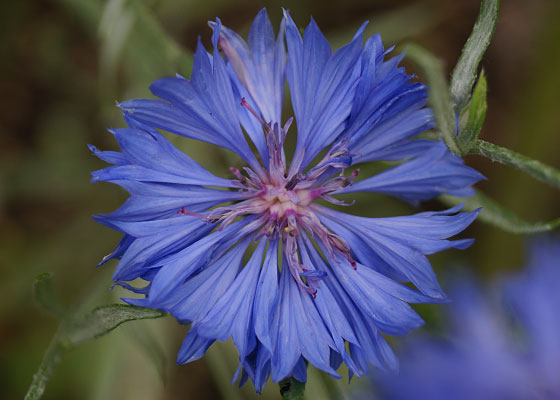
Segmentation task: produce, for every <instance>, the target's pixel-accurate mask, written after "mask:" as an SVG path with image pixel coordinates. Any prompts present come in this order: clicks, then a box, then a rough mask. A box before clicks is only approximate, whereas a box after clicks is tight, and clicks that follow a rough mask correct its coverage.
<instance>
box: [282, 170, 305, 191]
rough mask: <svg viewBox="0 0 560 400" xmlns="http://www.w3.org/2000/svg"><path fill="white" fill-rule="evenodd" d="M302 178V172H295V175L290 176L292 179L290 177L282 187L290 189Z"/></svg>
mask: <svg viewBox="0 0 560 400" xmlns="http://www.w3.org/2000/svg"><path fill="white" fill-rule="evenodd" d="M302 179H303V174H302V173H297V174H296V175H294V176H292V179H290V180H289V181H288V182H287V183H286V185H285V186H284V187H285V188H286V190H292V189H293V188H295V187H296V185H297V184H298V183H299V181H301V180H302Z"/></svg>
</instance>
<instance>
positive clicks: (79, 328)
mask: <svg viewBox="0 0 560 400" xmlns="http://www.w3.org/2000/svg"><path fill="white" fill-rule="evenodd" d="M165 315H167V313H164V312H162V311H158V310H153V309H151V308H144V307H137V306H132V305H127V304H109V305H105V306H100V307H97V308H94V309H93V310H92V311H90V312H88V313H86V314H85V315H83V316H81V317H78V318H77V319H75V320H74V321H73V322H72V323H70V324H68V326H67V327H66V329H65V335H64V336H65V339H66V340H68V341H69V343H71V344H72V345H74V346H75V345H78V344H80V343H83V342H85V341H87V340H91V339H95V338H98V337H100V336H103V335H105V334H107V333H109V332H111V331H112V330H113V329H115V328H116V327H118V326H119V325H121V324H122V323H125V322H128V321H135V320H141V319H153V318H160V317H163V316H165Z"/></svg>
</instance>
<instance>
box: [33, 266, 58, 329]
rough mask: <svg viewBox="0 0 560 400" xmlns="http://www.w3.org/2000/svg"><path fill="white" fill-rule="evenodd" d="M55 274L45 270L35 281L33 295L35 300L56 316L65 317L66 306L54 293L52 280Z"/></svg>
mask: <svg viewBox="0 0 560 400" xmlns="http://www.w3.org/2000/svg"><path fill="white" fill-rule="evenodd" d="M53 276H54V274H53V273H51V272H44V273H42V274H40V275H39V276H37V277H36V278H35V281H33V297H34V298H35V301H36V302H37V303H38V304H39V305H40V306H41V307H43V308H44V309H45V310H47V311H49V312H50V313H52V314H53V315H54V316H56V317H58V318H60V319H64V317H65V315H66V308H65V307H64V306H63V305H62V303H61V302H60V300H59V299H58V298H57V297H56V295H55V294H54V290H53V286H52V280H53Z"/></svg>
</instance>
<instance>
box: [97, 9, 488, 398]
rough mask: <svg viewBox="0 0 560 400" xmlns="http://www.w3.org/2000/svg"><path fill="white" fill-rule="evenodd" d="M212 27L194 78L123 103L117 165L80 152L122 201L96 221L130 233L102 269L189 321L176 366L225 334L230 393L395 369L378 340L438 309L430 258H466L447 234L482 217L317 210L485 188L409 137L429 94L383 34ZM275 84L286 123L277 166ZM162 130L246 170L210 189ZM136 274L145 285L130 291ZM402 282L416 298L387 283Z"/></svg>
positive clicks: (163, 82)
mask: <svg viewBox="0 0 560 400" xmlns="http://www.w3.org/2000/svg"><path fill="white" fill-rule="evenodd" d="M210 26H211V27H212V29H213V36H212V45H213V48H214V51H213V54H209V53H208V52H207V51H206V50H205V48H204V46H203V45H202V44H201V43H200V41H199V43H198V47H197V50H196V54H195V56H194V65H193V70H192V76H191V79H190V80H188V79H185V78H183V77H181V76H177V77H175V78H163V79H160V80H158V81H156V82H154V83H153V84H152V85H151V90H152V93H154V94H155V95H156V96H157V97H159V98H161V99H162V100H147V99H141V100H132V101H127V102H125V103H122V104H119V107H120V108H121V109H122V110H123V112H124V116H125V119H126V121H127V124H128V126H129V127H128V128H124V129H115V130H113V131H112V133H113V134H114V136H115V138H116V139H117V142H118V143H119V145H120V148H121V152H111V151H99V150H97V149H96V148H95V147H93V146H92V147H91V149H92V151H93V152H94V153H95V154H96V155H97V156H98V157H99V158H101V159H103V160H105V161H107V162H109V163H112V164H114V166H111V167H108V168H105V169H103V170H101V171H96V172H94V173H93V176H94V177H93V181H109V182H113V183H116V184H118V185H120V186H122V187H124V188H125V189H126V190H127V191H128V192H129V193H130V194H131V197H130V198H129V199H128V200H127V201H126V203H125V204H124V205H123V206H122V207H121V208H119V209H118V210H116V211H115V212H113V213H111V214H108V215H99V216H97V217H96V219H97V220H98V221H99V222H100V223H102V224H105V225H107V226H109V227H111V228H113V229H116V230H119V231H121V232H122V233H124V237H123V239H122V240H121V242H120V243H119V245H118V246H117V248H116V249H115V250H114V251H113V253H111V254H110V255H108V256H107V257H106V258H105V259H104V260H103V262H105V261H107V260H109V259H113V258H117V259H120V261H119V264H118V267H117V269H116V271H115V274H114V276H113V279H114V281H115V282H116V283H117V284H119V285H122V286H124V287H127V288H129V289H130V290H133V291H135V292H138V293H142V294H145V295H146V297H145V298H144V299H140V300H132V299H128V300H127V301H128V302H129V303H131V304H137V305H142V306H146V307H152V308H157V309H161V310H165V311H168V312H170V313H171V314H172V315H174V316H175V317H176V318H177V319H178V320H179V321H180V322H182V323H184V324H191V327H190V330H189V332H188V334H187V336H186V338H185V341H184V343H183V346H182V347H181V350H180V351H179V355H178V359H177V361H178V363H186V362H190V361H193V360H196V359H198V358H200V357H202V356H203V354H204V353H205V351H206V350H207V349H208V347H209V346H210V345H211V344H212V343H213V342H214V341H215V340H222V341H223V340H227V339H228V338H230V337H231V338H233V342H234V343H235V345H236V346H237V348H238V350H239V360H240V369H239V370H238V372H239V371H242V381H244V380H245V379H246V378H247V377H250V378H251V380H252V381H253V382H254V383H255V387H256V388H257V390H258V391H260V390H261V389H262V387H263V385H264V384H265V383H266V381H267V380H268V378H269V377H270V376H272V379H273V380H274V381H278V380H281V379H283V378H286V377H290V376H293V377H295V378H296V379H298V380H300V381H305V380H306V361H308V362H310V363H311V364H313V365H314V366H316V367H317V368H319V369H321V370H323V371H326V372H328V373H329V374H331V375H332V376H335V377H339V375H338V373H337V372H336V369H337V368H338V366H339V365H340V364H341V363H342V362H345V363H346V365H347V366H348V367H349V369H350V371H351V374H356V375H361V374H365V373H367V372H368V371H369V365H370V364H373V365H375V366H377V367H380V368H392V369H394V368H396V365H397V361H396V359H395V356H394V355H393V353H392V351H391V349H390V348H389V346H388V344H387V342H386V341H385V339H384V337H383V336H382V332H383V333H385V334H389V335H404V334H406V333H407V332H408V331H409V330H410V329H413V328H416V327H418V326H420V325H421V324H422V323H423V321H422V320H421V318H420V317H419V316H418V315H417V314H416V313H415V312H414V311H413V310H412V308H411V307H410V306H409V305H408V303H419V302H439V301H443V300H445V295H444V293H443V292H442V290H441V289H440V287H439V286H438V283H437V281H436V277H435V274H434V272H433V270H432V268H431V266H430V264H429V262H428V260H427V258H426V257H425V255H427V254H431V253H434V252H437V251H440V250H444V249H447V248H465V247H467V246H469V245H470V244H471V240H468V239H462V240H455V241H449V240H446V239H447V238H449V237H450V236H453V235H455V234H457V233H459V232H461V231H462V230H463V229H465V228H466V227H467V226H468V225H469V224H470V223H471V222H472V221H473V219H474V218H475V217H476V214H477V213H476V212H474V213H457V212H458V211H459V208H452V209H450V210H447V211H442V212H423V213H419V214H415V215H411V216H403V217H393V218H362V217H358V216H353V215H349V214H345V213H342V212H339V211H335V210H333V209H331V208H329V207H326V206H325V205H321V204H320V203H318V202H317V200H320V199H322V200H324V202H323V203H329V202H330V203H334V204H343V202H341V201H339V200H337V199H336V198H335V197H334V195H336V194H340V193H352V192H379V193H388V194H392V195H395V196H397V197H400V198H402V199H405V200H407V201H409V202H413V203H416V202H418V201H420V200H425V199H429V198H432V197H434V196H437V195H439V194H441V193H452V194H458V195H467V194H469V193H470V192H471V191H472V189H471V188H470V185H472V184H473V183H475V182H476V181H478V180H480V179H481V178H482V176H481V175H480V174H479V173H477V172H476V171H474V170H472V169H470V168H469V167H467V166H465V165H463V162H462V160H461V159H460V158H458V157H456V156H454V155H452V154H451V153H450V152H449V151H448V150H447V148H446V147H445V145H444V144H443V143H442V142H435V141H429V140H422V139H415V140H411V139H412V138H413V137H415V136H417V135H418V134H419V133H421V132H423V131H425V130H427V129H429V128H432V127H433V125H434V122H433V117H432V113H431V112H430V110H429V109H427V108H424V106H425V104H426V97H427V88H426V86H425V85H423V84H421V83H418V82H414V83H411V82H410V81H411V76H409V75H407V74H406V73H405V72H404V70H403V68H400V67H398V63H399V61H400V60H401V58H402V57H401V56H397V57H394V58H391V59H388V60H385V56H386V55H387V53H388V52H389V51H390V50H391V49H388V50H385V49H384V48H383V45H382V42H381V38H380V37H379V35H375V36H373V37H371V38H369V39H368V40H367V41H366V43H365V45H363V37H362V34H363V30H364V28H365V24H364V25H363V26H362V27H361V28H360V29H359V30H358V32H357V33H356V35H355V37H354V39H353V40H352V41H351V42H350V43H349V44H348V45H346V46H344V47H342V48H341V49H339V50H337V51H335V52H332V51H331V48H330V45H329V43H328V42H327V40H326V39H325V37H324V36H323V35H322V34H321V32H320V31H319V28H318V27H317V25H316V24H315V22H314V21H313V20H312V21H311V23H310V24H309V26H308V27H307V28H306V30H305V33H304V35H303V38H302V36H301V34H300V33H299V30H298V28H297V27H296V25H295V24H294V22H293V21H292V18H291V17H290V15H289V13H288V12H285V13H284V18H283V20H282V24H281V27H280V32H279V34H278V36H277V37H275V36H274V32H273V29H272V26H271V24H270V21H269V19H268V16H267V14H266V11H264V10H263V11H261V12H260V13H259V14H258V15H257V17H256V19H255V21H254V23H253V26H252V28H251V31H250V33H249V41H248V43H246V42H245V41H244V40H243V39H242V38H241V37H239V36H238V35H237V34H236V33H235V32H233V31H231V30H230V29H228V28H226V27H224V26H222V25H221V22H220V20H219V19H216V22H212V23H210ZM285 42H286V43H287V49H286V48H285ZM218 47H220V48H221V50H222V51H223V53H224V55H225V58H224V57H223V56H222V55H221V54H220V52H219V50H218ZM286 79H287V82H288V85H289V89H290V93H291V102H292V106H293V111H294V115H295V120H296V122H297V144H296V149H295V152H294V154H293V157H292V159H291V162H290V163H289V165H288V163H287V160H286V153H285V151H284V146H283V145H284V142H285V139H286V135H287V134H288V129H289V128H290V125H291V124H292V120H293V119H292V118H289V119H287V120H286V121H285V122H284V123H283V124H282V122H283V119H282V116H281V112H282V103H283V95H284V86H285V80H286ZM156 129H162V130H165V131H168V132H172V133H175V134H178V135H181V136H185V137H188V138H191V139H197V140H201V141H205V142H209V143H212V144H215V145H217V146H221V147H224V148H226V149H228V150H231V151H232V152H234V153H235V154H237V155H239V156H240V157H241V158H242V159H243V160H244V162H245V163H246V165H247V167H246V168H244V169H243V171H240V170H238V169H236V168H231V172H232V177H233V179H224V178H220V177H217V176H215V175H213V174H211V173H210V172H208V171H207V170H205V169H204V168H203V167H202V166H200V165H199V164H198V163H196V162H195V161H193V160H192V159H190V158H189V157H188V156H186V155H185V154H184V153H182V152H180V151H179V150H177V149H176V148H175V147H173V145H172V144H171V143H170V142H168V141H167V139H165V138H164V137H163V136H162V135H161V134H160V133H158V131H157V130H156ZM294 129H295V128H292V131H293V130H294ZM246 137H248V138H249V139H250V140H251V142H252V146H253V147H254V149H256V154H255V152H253V151H252V147H251V145H250V144H249V143H248V141H247V140H246ZM316 160H318V161H316ZM376 160H387V161H404V162H403V163H401V164H399V165H397V166H394V167H392V168H390V169H387V170H385V171H384V172H382V173H380V174H378V175H375V176H373V177H369V178H365V179H362V180H358V181H356V182H354V180H355V179H356V177H357V175H358V172H359V169H353V170H352V172H350V173H349V174H348V173H346V170H347V169H348V168H353V167H354V166H355V165H357V164H360V163H364V162H369V161H376ZM312 162H313V164H312ZM224 203H225V204H224ZM252 242H256V249H255V250H248V249H249V246H250V244H251V243H252ZM245 255H246V258H244V256H245ZM247 259H248V261H247ZM137 278H141V279H142V280H144V281H146V282H147V285H146V286H143V287H140V288H137V287H134V286H132V285H131V284H129V283H127V282H130V281H132V280H135V279H137ZM407 281H410V282H412V283H413V284H414V285H415V286H416V287H417V288H418V290H419V291H417V290H413V289H411V288H409V287H407V286H404V285H401V284H400V283H398V282H407ZM346 346H348V351H347V348H346ZM236 375H237V374H236Z"/></svg>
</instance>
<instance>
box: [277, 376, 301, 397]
mask: <svg viewBox="0 0 560 400" xmlns="http://www.w3.org/2000/svg"><path fill="white" fill-rule="evenodd" d="M278 386H280V395H281V396H282V399H284V400H303V393H304V392H305V382H300V381H298V380H297V379H294V378H287V379H284V380H282V381H280V383H278Z"/></svg>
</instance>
